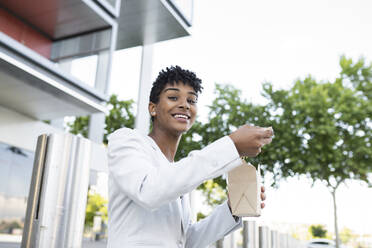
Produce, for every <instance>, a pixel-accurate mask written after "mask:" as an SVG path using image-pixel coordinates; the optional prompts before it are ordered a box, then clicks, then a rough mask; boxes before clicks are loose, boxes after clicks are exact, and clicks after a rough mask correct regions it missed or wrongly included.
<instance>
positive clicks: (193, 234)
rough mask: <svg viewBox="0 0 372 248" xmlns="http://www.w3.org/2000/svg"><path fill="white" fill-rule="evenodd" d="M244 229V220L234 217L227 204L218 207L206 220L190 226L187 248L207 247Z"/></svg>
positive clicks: (187, 234) (187, 235) (187, 233)
mask: <svg viewBox="0 0 372 248" xmlns="http://www.w3.org/2000/svg"><path fill="white" fill-rule="evenodd" d="M240 227H242V218H241V217H233V216H232V214H231V211H230V209H229V206H228V204H227V202H225V203H223V204H221V205H219V206H217V207H216V208H215V209H214V210H213V212H212V213H211V214H210V215H209V216H208V217H206V218H204V219H202V220H201V221H198V222H196V223H194V224H191V223H190V225H189V227H188V228H187V232H186V244H185V248H199V247H207V246H208V245H210V244H212V243H214V242H216V241H217V240H219V239H221V238H223V237H225V236H226V235H228V234H229V233H231V232H233V231H235V230H237V229H238V228H240Z"/></svg>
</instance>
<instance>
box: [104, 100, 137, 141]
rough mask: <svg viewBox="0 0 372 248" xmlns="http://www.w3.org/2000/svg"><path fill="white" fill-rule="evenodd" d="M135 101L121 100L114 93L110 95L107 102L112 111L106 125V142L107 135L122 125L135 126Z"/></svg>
mask: <svg viewBox="0 0 372 248" xmlns="http://www.w3.org/2000/svg"><path fill="white" fill-rule="evenodd" d="M133 103H134V101H133V100H128V101H120V100H119V99H118V97H117V95H112V96H111V97H110V100H109V102H108V103H107V107H108V109H109V111H110V112H109V114H108V115H107V116H106V120H105V124H106V127H105V134H104V137H103V142H104V143H105V144H107V136H108V135H109V134H110V133H112V132H114V131H115V130H117V129H119V128H122V127H128V128H133V127H134V122H135V116H134V115H133Z"/></svg>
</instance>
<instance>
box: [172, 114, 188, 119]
mask: <svg viewBox="0 0 372 248" xmlns="http://www.w3.org/2000/svg"><path fill="white" fill-rule="evenodd" d="M174 117H176V118H184V119H188V117H187V116H186V115H174Z"/></svg>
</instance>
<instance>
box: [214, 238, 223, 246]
mask: <svg viewBox="0 0 372 248" xmlns="http://www.w3.org/2000/svg"><path fill="white" fill-rule="evenodd" d="M216 248H223V238H222V239H220V240H217V242H216Z"/></svg>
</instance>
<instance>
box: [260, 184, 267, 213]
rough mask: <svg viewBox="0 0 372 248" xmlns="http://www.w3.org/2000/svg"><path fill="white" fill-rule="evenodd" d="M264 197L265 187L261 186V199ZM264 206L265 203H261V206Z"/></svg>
mask: <svg viewBox="0 0 372 248" xmlns="http://www.w3.org/2000/svg"><path fill="white" fill-rule="evenodd" d="M265 199H266V194H265V187H264V186H261V200H262V201H264V200H265ZM264 207H265V203H264V202H262V203H261V208H264Z"/></svg>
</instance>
